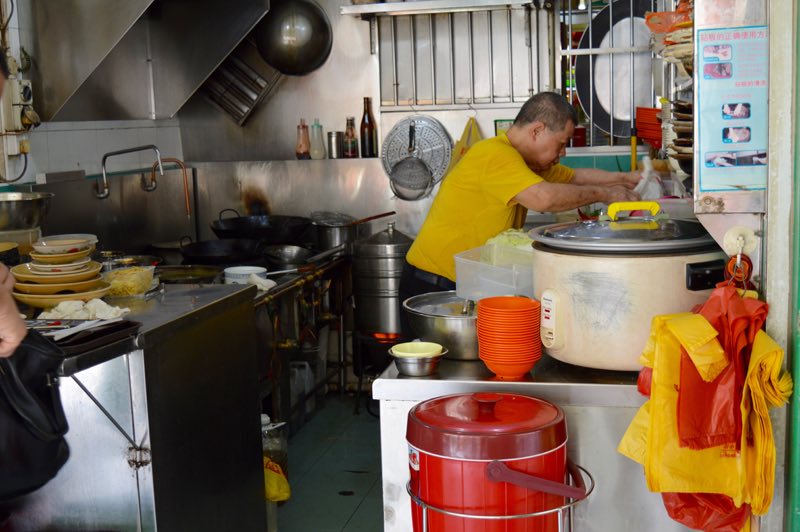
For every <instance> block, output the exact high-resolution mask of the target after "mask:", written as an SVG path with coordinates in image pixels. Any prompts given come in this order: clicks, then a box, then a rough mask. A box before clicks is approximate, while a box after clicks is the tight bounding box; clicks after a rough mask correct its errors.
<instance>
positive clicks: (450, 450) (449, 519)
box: [406, 393, 591, 532]
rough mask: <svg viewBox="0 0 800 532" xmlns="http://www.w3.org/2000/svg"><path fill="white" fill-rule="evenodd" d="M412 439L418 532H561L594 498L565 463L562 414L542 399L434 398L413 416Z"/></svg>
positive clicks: (493, 396) (413, 500) (409, 429)
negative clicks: (569, 511) (571, 511)
mask: <svg viewBox="0 0 800 532" xmlns="http://www.w3.org/2000/svg"><path fill="white" fill-rule="evenodd" d="M406 439H407V441H408V446H409V447H408V462H409V471H410V474H411V480H410V482H409V485H408V491H409V495H410V496H411V504H412V508H411V509H412V517H413V523H414V532H452V531H458V532H510V531H525V532H557V531H559V530H562V528H561V526H560V525H562V526H563V525H564V522H563V518H564V516H565V513H564V510H565V509H566V508H567V507H568V506H571V505H573V504H575V503H577V502H578V501H580V500H583V499H585V498H586V497H587V495H588V494H589V493H590V492H591V488H588V489H587V487H586V485H585V484H584V481H583V476H582V474H581V473H580V472H579V471H578V468H577V466H575V465H574V464H572V463H571V462H569V461H568V460H567V424H566V420H565V418H564V412H563V411H562V410H561V409H560V408H559V407H558V406H556V405H554V404H551V403H548V402H547V401H543V400H541V399H536V398H533V397H527V396H524V395H516V394H510V393H467V394H458V395H448V396H444V397H437V398H434V399H430V400H428V401H424V402H422V403H420V404H418V405H417V406H415V407H414V408H412V409H411V411H410V412H409V414H408V425H407V429H406ZM568 471H569V474H570V476H571V477H572V479H573V481H574V484H572V485H569V484H565V483H564V482H565V479H566V476H567V472H568ZM532 514H533V515H532Z"/></svg>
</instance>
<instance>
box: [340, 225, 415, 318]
mask: <svg viewBox="0 0 800 532" xmlns="http://www.w3.org/2000/svg"><path fill="white" fill-rule="evenodd" d="M412 242H413V240H412V239H411V238H410V237H408V236H406V235H404V234H403V233H401V232H400V231H398V230H396V229H395V228H394V223H389V224H388V225H387V228H386V230H384V231H381V232H379V233H376V234H374V235H372V236H371V237H369V238H366V239H364V240H359V241H357V242H356V243H355V244H354V245H353V295H354V297H355V304H356V308H355V320H356V328H357V329H358V330H359V331H361V332H365V333H399V332H400V277H401V276H402V273H403V264H404V262H405V256H406V253H407V252H408V250H409V248H410V247H411V244H412Z"/></svg>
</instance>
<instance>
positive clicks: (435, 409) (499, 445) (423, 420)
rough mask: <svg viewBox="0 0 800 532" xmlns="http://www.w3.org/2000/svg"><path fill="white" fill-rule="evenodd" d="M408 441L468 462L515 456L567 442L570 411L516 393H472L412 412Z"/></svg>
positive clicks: (434, 401)
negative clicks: (567, 418)
mask: <svg viewBox="0 0 800 532" xmlns="http://www.w3.org/2000/svg"><path fill="white" fill-rule="evenodd" d="M406 439H407V440H408V443H409V445H411V446H412V447H414V448H416V449H419V450H420V451H423V452H425V453H429V454H434V455H438V456H443V457H447V458H457V459H464V460H511V459H520V458H528V457H532V456H537V455H540V454H543V453H546V452H548V451H552V450H553V449H556V448H558V447H560V446H561V445H563V444H564V442H566V440H567V424H566V421H565V418H564V412H563V411H562V410H561V409H560V408H559V407H557V406H556V405H554V404H552V403H548V402H547V401H543V400H541V399H536V398H535V397H528V396H525V395H517V394H510V393H469V394H458V395H448V396H444V397H437V398H435V399H430V400H428V401H424V402H422V403H420V404H418V405H417V406H415V407H414V408H413V409H411V411H410V412H409V414H408V425H407V428H406Z"/></svg>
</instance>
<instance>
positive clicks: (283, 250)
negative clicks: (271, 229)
mask: <svg viewBox="0 0 800 532" xmlns="http://www.w3.org/2000/svg"><path fill="white" fill-rule="evenodd" d="M313 254H314V253H313V252H312V251H311V250H310V249H306V248H303V247H300V246H286V245H282V246H268V247H267V248H266V249H264V252H263V255H264V257H266V259H267V262H269V264H270V266H272V267H273V268H277V269H278V270H281V269H286V268H298V267H300V266H304V265H305V264H306V261H307V260H308V259H309V258H311V256H312V255H313Z"/></svg>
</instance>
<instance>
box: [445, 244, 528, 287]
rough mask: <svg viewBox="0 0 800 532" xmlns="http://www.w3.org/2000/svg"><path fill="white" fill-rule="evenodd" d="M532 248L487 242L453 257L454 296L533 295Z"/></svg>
mask: <svg viewBox="0 0 800 532" xmlns="http://www.w3.org/2000/svg"><path fill="white" fill-rule="evenodd" d="M532 255H533V253H532V251H523V250H520V249H517V248H512V247H507V246H498V245H495V244H490V245H487V246H481V247H479V248H474V249H470V250H468V251H465V252H463V253H459V254H457V255H456V256H455V261H456V293H457V294H458V297H460V298H463V299H469V300H472V301H479V300H481V299H483V298H485V297H494V296H527V297H533V258H532Z"/></svg>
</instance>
